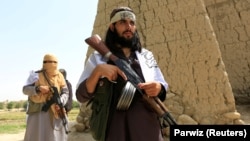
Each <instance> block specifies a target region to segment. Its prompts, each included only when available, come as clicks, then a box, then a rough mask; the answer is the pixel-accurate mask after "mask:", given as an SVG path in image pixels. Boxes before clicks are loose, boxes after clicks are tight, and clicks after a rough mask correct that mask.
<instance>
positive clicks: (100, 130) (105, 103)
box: [89, 78, 113, 141]
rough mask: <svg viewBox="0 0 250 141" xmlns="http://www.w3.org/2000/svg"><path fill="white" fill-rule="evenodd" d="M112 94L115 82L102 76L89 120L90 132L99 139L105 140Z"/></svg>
mask: <svg viewBox="0 0 250 141" xmlns="http://www.w3.org/2000/svg"><path fill="white" fill-rule="evenodd" d="M112 95H113V83H112V82H110V81H109V80H108V79H107V78H101V79H100V80H99V82H98V84H97V86H96V90H95V93H94V98H93V101H92V105H91V109H92V113H91V117H90V120H89V125H90V133H91V134H92V136H93V138H94V139H95V140H97V141H105V137H106V127H107V121H108V117H109V110H110V104H111V99H112Z"/></svg>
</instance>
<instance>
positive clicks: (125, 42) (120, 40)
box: [114, 29, 136, 48]
mask: <svg viewBox="0 0 250 141" xmlns="http://www.w3.org/2000/svg"><path fill="white" fill-rule="evenodd" d="M114 34H115V36H114V37H115V40H114V41H115V42H116V43H117V44H119V45H120V46H121V48H123V47H128V48H132V47H133V46H134V45H135V41H136V38H135V34H133V37H132V38H130V39H126V38H124V37H120V36H119V35H118V33H117V31H116V29H115V31H114Z"/></svg>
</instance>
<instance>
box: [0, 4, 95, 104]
mask: <svg viewBox="0 0 250 141" xmlns="http://www.w3.org/2000/svg"><path fill="white" fill-rule="evenodd" d="M97 5H98V0H90V1H85V0H1V1H0V64H1V68H0V76H1V78H0V87H1V92H0V102H1V101H5V100H8V101H18V100H27V96H26V95H24V94H23V92H22V87H23V85H24V84H25V82H26V80H27V78H28V76H29V72H30V71H31V70H35V71H36V70H39V69H41V68H42V61H43V57H44V55H45V54H47V53H51V54H54V55H55V56H56V57H57V58H58V60H59V62H58V69H59V68H64V69H66V71H67V79H68V80H69V81H70V82H71V83H72V87H73V93H74V96H73V99H75V100H76V98H75V86H76V84H77V82H78V79H79V77H80V75H81V73H82V71H83V69H84V62H85V58H86V52H87V49H88V45H87V44H86V43H85V41H84V40H85V39H86V38H88V37H90V36H91V33H92V30H93V25H94V21H95V16H96V12H97Z"/></svg>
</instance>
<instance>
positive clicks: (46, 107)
mask: <svg viewBox="0 0 250 141" xmlns="http://www.w3.org/2000/svg"><path fill="white" fill-rule="evenodd" d="M42 72H43V74H44V77H45V79H46V80H47V82H48V84H49V85H50V91H51V92H52V95H53V96H52V98H51V99H50V100H49V101H47V102H46V103H45V104H44V105H43V107H42V111H45V112H47V111H48V110H49V108H50V106H51V105H52V104H54V103H55V104H57V105H58V106H59V107H60V111H59V112H58V115H59V117H60V118H61V120H62V123H63V126H64V129H65V133H66V134H68V133H69V132H70V131H69V128H68V120H67V117H66V113H65V109H64V106H63V103H62V101H61V98H60V95H59V92H58V90H57V88H56V87H55V86H52V85H51V83H50V81H49V79H48V78H47V75H46V73H45V71H42Z"/></svg>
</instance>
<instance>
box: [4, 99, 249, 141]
mask: <svg viewBox="0 0 250 141" xmlns="http://www.w3.org/2000/svg"><path fill="white" fill-rule="evenodd" d="M236 109H237V111H238V112H239V113H240V114H241V119H242V120H243V121H244V122H245V123H246V124H250V103H247V104H246V103H243V104H241V105H236ZM73 124H74V123H70V125H69V126H70V128H71V129H72V125H73ZM72 130H73V132H71V133H70V134H69V139H68V141H78V140H79V141H80V140H81V141H94V139H93V138H92V137H91V135H90V134H88V133H78V132H74V129H72ZM0 136H1V137H0V141H23V137H24V131H23V132H20V133H18V134H0Z"/></svg>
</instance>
